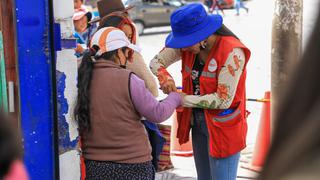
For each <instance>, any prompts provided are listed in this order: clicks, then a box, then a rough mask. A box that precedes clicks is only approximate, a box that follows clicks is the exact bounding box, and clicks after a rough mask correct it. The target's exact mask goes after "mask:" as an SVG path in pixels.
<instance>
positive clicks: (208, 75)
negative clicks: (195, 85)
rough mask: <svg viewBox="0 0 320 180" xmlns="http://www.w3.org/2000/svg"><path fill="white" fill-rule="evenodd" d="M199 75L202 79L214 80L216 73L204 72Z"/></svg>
mask: <svg viewBox="0 0 320 180" xmlns="http://www.w3.org/2000/svg"><path fill="white" fill-rule="evenodd" d="M201 75H202V76H203V77H208V78H215V77H216V73H211V72H205V71H203V72H202V74H201Z"/></svg>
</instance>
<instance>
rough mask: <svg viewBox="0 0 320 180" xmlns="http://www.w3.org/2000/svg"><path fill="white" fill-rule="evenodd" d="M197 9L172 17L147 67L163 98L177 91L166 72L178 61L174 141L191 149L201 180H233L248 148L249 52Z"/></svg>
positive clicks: (181, 10)
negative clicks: (179, 99)
mask: <svg viewBox="0 0 320 180" xmlns="http://www.w3.org/2000/svg"><path fill="white" fill-rule="evenodd" d="M222 21H223V20H222V17H221V16H220V15H208V14H207V13H206V11H205V10H204V8H203V6H202V5H201V4H197V3H195V4H190V5H187V6H184V7H181V8H179V9H177V10H176V11H175V12H174V13H173V14H172V15H171V28H172V32H171V33H170V34H169V36H168V37H167V39H166V47H165V48H164V49H163V50H162V51H161V52H160V53H159V54H158V55H156V56H155V57H154V59H153V60H152V61H151V63H150V68H151V70H152V72H153V73H154V74H155V75H156V76H157V77H158V79H159V81H160V87H161V89H162V90H163V92H164V93H170V92H172V91H176V85H175V82H174V80H173V78H172V77H171V76H170V74H169V73H168V72H167V71H166V68H167V67H168V66H170V65H171V64H172V63H174V62H177V61H179V60H180V59H181V60H182V71H181V72H182V81H183V82H182V91H183V92H184V93H186V96H185V97H184V102H183V107H184V108H183V112H181V113H182V114H180V115H179V116H178V117H181V118H180V119H179V120H178V132H177V137H178V138H179V143H180V144H183V143H186V142H187V141H188V140H189V132H190V129H192V144H193V151H194V158H195V164H196V169H197V174H198V179H199V180H233V179H236V176H237V167H238V161H239V157H240V151H241V150H242V149H244V148H245V146H246V133H247V122H246V116H247V113H246V112H247V111H246V96H245V81H246V65H247V63H248V61H249V57H250V51H249V49H248V48H246V47H245V46H244V45H243V44H242V43H241V42H240V40H239V39H238V38H237V37H236V36H235V35H234V34H233V33H232V32H231V31H230V30H229V29H228V28H227V27H225V26H224V25H223V23H222Z"/></svg>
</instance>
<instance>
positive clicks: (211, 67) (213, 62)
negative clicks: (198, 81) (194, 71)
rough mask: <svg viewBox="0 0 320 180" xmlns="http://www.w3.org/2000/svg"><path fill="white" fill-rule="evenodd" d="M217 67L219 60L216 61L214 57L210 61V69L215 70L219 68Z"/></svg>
mask: <svg viewBox="0 0 320 180" xmlns="http://www.w3.org/2000/svg"><path fill="white" fill-rule="evenodd" d="M217 68H218V64H217V61H216V60H215V59H214V58H212V59H211V60H210V62H209V65H208V70H209V71H210V72H214V71H216V70H217Z"/></svg>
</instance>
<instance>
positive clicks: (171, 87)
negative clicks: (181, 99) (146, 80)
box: [160, 79, 177, 94]
mask: <svg viewBox="0 0 320 180" xmlns="http://www.w3.org/2000/svg"><path fill="white" fill-rule="evenodd" d="M160 89H161V90H162V91H163V93H164V94H169V93H170V92H176V91H177V88H176V84H175V82H174V80H173V79H168V80H167V81H166V82H164V83H163V84H162V85H161V87H160Z"/></svg>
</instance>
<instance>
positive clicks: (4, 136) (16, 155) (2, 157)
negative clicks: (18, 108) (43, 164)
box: [0, 112, 29, 180]
mask: <svg viewBox="0 0 320 180" xmlns="http://www.w3.org/2000/svg"><path fill="white" fill-rule="evenodd" d="M10 123H11V122H10V119H9V118H8V117H7V116H6V115H5V114H4V113H3V112H0V179H3V180H28V179H29V178H28V175H27V171H26V169H25V166H24V165H23V162H22V149H21V144H20V143H19V142H20V141H19V137H18V136H17V134H19V133H17V132H15V131H17V129H16V130H14V129H13V127H12V125H11V124H10Z"/></svg>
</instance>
